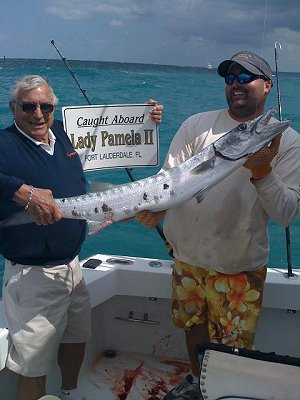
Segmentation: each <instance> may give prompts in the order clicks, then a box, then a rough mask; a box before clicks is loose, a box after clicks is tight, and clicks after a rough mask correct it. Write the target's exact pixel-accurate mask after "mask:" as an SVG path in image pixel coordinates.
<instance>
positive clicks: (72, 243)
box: [0, 121, 86, 265]
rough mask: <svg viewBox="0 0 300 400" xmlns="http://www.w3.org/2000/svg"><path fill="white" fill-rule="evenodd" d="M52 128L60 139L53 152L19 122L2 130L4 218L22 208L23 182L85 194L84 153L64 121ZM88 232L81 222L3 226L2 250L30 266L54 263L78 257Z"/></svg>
mask: <svg viewBox="0 0 300 400" xmlns="http://www.w3.org/2000/svg"><path fill="white" fill-rule="evenodd" d="M51 129H52V131H53V133H54V134H55V137H56V143H55V148H54V155H49V154H48V153H47V152H46V151H45V150H43V149H42V148H41V147H40V146H36V145H35V144H34V143H33V142H32V141H31V140H29V139H27V138H26V137H25V136H24V135H22V134H21V133H20V132H19V131H18V130H17V129H16V127H15V126H14V125H12V126H10V127H9V128H6V129H5V130H0V220H2V219H5V218H7V217H8V216H9V215H10V214H12V213H13V212H15V211H17V210H19V209H20V207H19V206H17V205H16V203H14V202H13V201H12V200H11V198H12V195H13V194H14V192H15V191H16V190H18V188H19V187H20V186H22V184H23V183H26V184H28V185H32V186H34V187H38V188H43V189H51V190H52V192H53V196H54V197H56V198H57V197H70V196H76V195H80V194H84V193H85V191H86V180H85V177H84V173H83V170H82V166H81V162H80V159H79V156H78V155H77V153H76V152H75V151H74V149H73V147H72V144H71V142H70V141H69V138H68V136H67V135H66V133H65V131H64V130H63V127H62V125H61V123H60V122H59V121H54V123H53V125H52V127H51ZM85 236H86V223H85V221H81V220H69V219H62V220H61V221H59V222H57V223H55V224H53V225H47V226H40V225H36V224H35V223H31V224H25V225H19V226H13V227H7V228H1V229H0V252H1V254H2V255H3V256H4V257H5V258H6V259H8V260H11V261H13V262H17V263H21V264H25V265H29V264H32V265H55V264H60V263H63V262H66V261H67V260H69V259H72V258H74V257H75V256H76V255H77V254H78V253H79V251H80V247H81V245H82V242H83V241H84V239H85Z"/></svg>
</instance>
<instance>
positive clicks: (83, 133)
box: [62, 104, 159, 171]
mask: <svg viewBox="0 0 300 400" xmlns="http://www.w3.org/2000/svg"><path fill="white" fill-rule="evenodd" d="M152 107H153V105H149V104H115V105H105V106H103V105H102V106H101V105H99V106H98V105H93V106H78V107H77V106H72V107H63V109H62V117H63V124H64V128H65V131H66V132H67V134H68V136H69V138H70V140H71V142H72V144H73V147H74V149H75V150H76V152H77V153H78V154H79V156H80V159H81V163H82V166H83V169H84V171H92V170H97V169H103V168H117V167H129V168H131V167H137V166H140V167H141V166H143V167H146V166H156V165H158V163H159V160H158V130H157V125H156V124H155V122H153V121H152V119H151V118H150V117H149V111H150V110H151V108H152Z"/></svg>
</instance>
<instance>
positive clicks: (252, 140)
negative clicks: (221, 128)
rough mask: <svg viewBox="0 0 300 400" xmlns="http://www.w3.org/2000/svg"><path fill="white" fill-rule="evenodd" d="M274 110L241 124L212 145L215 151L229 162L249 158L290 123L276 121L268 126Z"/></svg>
mask: <svg viewBox="0 0 300 400" xmlns="http://www.w3.org/2000/svg"><path fill="white" fill-rule="evenodd" d="M274 113H275V109H274V108H271V109H270V110H268V111H267V112H265V113H264V114H263V115H262V116H260V117H258V118H255V119H253V120H251V121H247V122H243V123H241V124H239V125H238V126H237V127H235V128H233V129H232V130H231V131H229V132H227V133H226V134H225V135H224V136H222V137H221V138H220V139H218V140H217V141H216V142H215V143H214V148H215V151H216V152H217V153H218V154H219V155H221V156H222V157H224V158H226V159H229V160H238V159H240V158H243V157H247V156H250V155H251V154H253V153H256V152H257V151H258V150H260V149H261V148H262V147H263V146H264V145H265V144H268V143H269V142H271V141H272V139H274V138H275V137H276V136H277V135H279V134H280V133H282V132H283V131H285V130H286V129H287V128H288V127H289V126H290V124H291V121H289V120H286V121H276V122H274V123H271V124H269V122H270V119H271V117H272V116H273V115H274Z"/></svg>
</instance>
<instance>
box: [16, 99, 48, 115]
mask: <svg viewBox="0 0 300 400" xmlns="http://www.w3.org/2000/svg"><path fill="white" fill-rule="evenodd" d="M15 103H17V102H16V101H15ZM17 104H18V105H19V106H20V107H21V108H22V111H24V112H25V113H33V112H35V110H36V109H37V107H40V109H41V111H42V112H44V113H46V114H50V113H52V112H53V110H54V108H55V106H54V105H53V104H51V103H40V104H36V103H17Z"/></svg>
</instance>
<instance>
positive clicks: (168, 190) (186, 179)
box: [0, 109, 291, 235]
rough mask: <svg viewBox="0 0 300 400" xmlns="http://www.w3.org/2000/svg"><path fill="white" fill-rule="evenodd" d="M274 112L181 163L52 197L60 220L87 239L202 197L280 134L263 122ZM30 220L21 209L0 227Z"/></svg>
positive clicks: (280, 126)
mask: <svg viewBox="0 0 300 400" xmlns="http://www.w3.org/2000/svg"><path fill="white" fill-rule="evenodd" d="M274 112H275V110H274V109H270V110H269V111H267V112H266V113H265V114H263V115H262V116H261V117H258V118H256V119H254V120H252V121H248V122H245V123H241V124H240V125H238V126H237V127H236V128H234V129H232V130H231V131H229V132H227V133H226V134H224V135H223V136H222V137H220V138H219V139H218V140H216V141H215V142H214V143H212V144H211V145H209V146H207V147H206V148H204V149H203V150H201V151H200V152H199V153H198V154H196V155H195V156H193V157H191V158H190V159H188V160H187V161H185V162H184V163H182V164H180V165H177V166H175V167H173V168H171V169H170V170H168V171H161V172H159V173H157V174H156V175H153V176H150V177H148V178H144V179H141V180H138V181H135V182H130V183H126V184H123V185H118V186H112V187H109V188H106V189H104V190H100V191H97V192H93V193H88V194H86V195H82V196H75V197H68V198H60V199H55V201H56V203H57V204H58V206H59V208H60V209H61V212H62V215H63V217H64V218H71V219H84V220H86V221H87V222H88V224H89V232H90V235H91V234H94V233H96V232H98V231H100V230H101V229H104V228H105V227H107V226H109V225H111V224H112V223H113V222H116V221H120V220H123V219H127V218H130V217H133V216H134V215H135V214H136V213H137V212H138V211H142V210H150V211H153V212H156V211H161V210H167V209H171V208H174V207H176V206H178V205H179V204H181V203H183V202H184V201H186V200H188V199H191V198H192V197H195V199H196V201H197V202H201V200H202V199H203V198H204V196H205V194H206V193H207V191H208V190H210V189H211V188H212V187H214V186H215V185H217V184H218V183H219V182H220V181H221V180H223V179H224V178H226V177H227V176H229V175H230V174H232V173H233V172H234V171H235V170H237V169H238V168H239V167H241V166H242V165H243V164H244V163H245V162H246V160H247V159H248V158H249V156H250V155H251V154H253V153H255V152H257V151H258V150H260V149H261V148H262V147H263V146H264V145H265V144H268V143H269V142H270V141H271V140H272V139H273V138H274V137H276V136H277V135H278V134H279V133H282V132H283V131H284V130H285V129H286V128H287V127H288V126H289V125H290V123H291V121H280V122H279V121H277V122H274V123H271V124H269V121H270V119H271V117H272V116H273V114H274ZM29 222H33V220H32V218H31V216H30V215H29V214H28V213H27V212H26V211H20V212H18V213H15V214H13V215H12V216H11V217H10V218H8V219H6V220H5V221H2V222H0V227H6V226H12V225H20V224H24V223H29Z"/></svg>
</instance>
